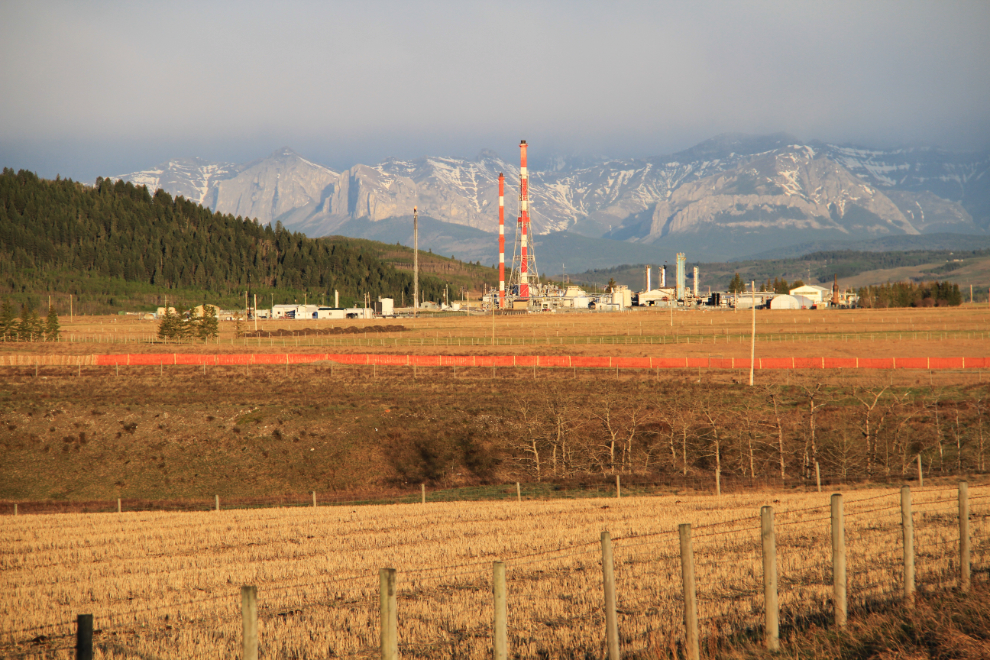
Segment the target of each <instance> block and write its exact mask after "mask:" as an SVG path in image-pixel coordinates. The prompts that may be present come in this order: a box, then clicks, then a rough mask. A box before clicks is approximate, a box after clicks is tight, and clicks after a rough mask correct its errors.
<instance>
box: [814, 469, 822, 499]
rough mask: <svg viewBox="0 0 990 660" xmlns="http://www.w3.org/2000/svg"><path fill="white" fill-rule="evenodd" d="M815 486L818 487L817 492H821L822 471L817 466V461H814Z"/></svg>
mask: <svg viewBox="0 0 990 660" xmlns="http://www.w3.org/2000/svg"><path fill="white" fill-rule="evenodd" d="M815 485H816V486H818V492H819V493H820V492H822V471H821V468H820V467H819V466H818V461H815Z"/></svg>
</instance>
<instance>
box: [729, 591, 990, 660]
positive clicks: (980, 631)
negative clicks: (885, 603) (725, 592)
mask: <svg viewBox="0 0 990 660" xmlns="http://www.w3.org/2000/svg"><path fill="white" fill-rule="evenodd" d="M850 615H851V616H850V620H849V625H848V627H847V629H846V630H845V631H841V632H840V631H837V630H836V629H834V628H815V627H813V628H811V629H808V630H802V631H796V632H793V633H792V634H791V635H790V636H789V637H787V636H785V637H784V639H783V640H782V644H781V650H780V651H779V652H776V653H772V652H770V651H767V650H766V649H764V648H763V647H762V644H761V643H760V642H759V641H755V640H737V641H736V642H735V644H733V645H726V647H725V648H723V649H722V650H721V652H719V653H718V654H717V656H718V657H722V658H738V659H746V660H763V659H765V658H794V659H797V658H821V659H825V658H830V659H835V660H895V659H898V660H913V659H915V658H917V659H921V658H945V659H949V658H954V659H958V660H985V659H986V658H990V590H988V589H987V585H986V583H985V581H983V580H980V582H977V583H976V584H974V589H973V591H972V593H971V594H970V595H964V594H961V593H959V592H956V591H950V592H935V593H932V594H928V595H922V596H920V597H919V598H918V601H917V606H916V608H915V610H914V611H910V610H907V609H905V608H903V607H901V606H900V605H893V606H891V607H890V608H889V609H886V610H880V611H875V612H860V613H855V612H854V613H850Z"/></svg>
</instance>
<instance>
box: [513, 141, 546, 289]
mask: <svg viewBox="0 0 990 660" xmlns="http://www.w3.org/2000/svg"><path fill="white" fill-rule="evenodd" d="M531 235H532V227H531V226H530V221H529V171H528V169H527V167H526V140H522V141H521V142H519V218H518V219H517V220H516V239H515V246H514V247H513V249H512V276H511V279H510V281H509V284H510V286H515V287H518V288H517V293H516V295H515V297H516V299H517V300H529V297H530V288H531V287H532V288H533V289H534V290H535V291H536V292H537V293H538V292H539V288H540V274H539V272H538V271H537V270H536V255H535V254H534V253H533V246H532V245H530V244H529V240H530V239H529V237H530V236H531Z"/></svg>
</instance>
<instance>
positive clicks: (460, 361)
mask: <svg viewBox="0 0 990 660" xmlns="http://www.w3.org/2000/svg"><path fill="white" fill-rule="evenodd" d="M314 363H334V364H350V365H366V366H371V365H380V366H391V367H540V368H548V369H553V368H565V369H566V368H572V367H573V368H582V369H698V368H706V369H749V366H750V361H749V358H718V357H588V356H583V355H573V356H571V355H387V354H372V353H122V354H117V355H76V356H65V355H3V356H0V366H35V365H40V366H60V365H61V366H65V365H72V366H75V365H96V366H115V365H117V366H156V367H157V366H160V365H161V366H165V365H196V366H199V365H210V366H232V365H252V364H257V365H293V364H314ZM754 368H755V369H760V370H765V369H925V370H929V369H930V370H947V369H953V370H956V369H987V368H990V358H986V357H975V358H974V357H937V358H936V357H932V358H924V357H922V358H850V357H842V358H835V357H813V358H808V357H764V358H756V361H755V364H754Z"/></svg>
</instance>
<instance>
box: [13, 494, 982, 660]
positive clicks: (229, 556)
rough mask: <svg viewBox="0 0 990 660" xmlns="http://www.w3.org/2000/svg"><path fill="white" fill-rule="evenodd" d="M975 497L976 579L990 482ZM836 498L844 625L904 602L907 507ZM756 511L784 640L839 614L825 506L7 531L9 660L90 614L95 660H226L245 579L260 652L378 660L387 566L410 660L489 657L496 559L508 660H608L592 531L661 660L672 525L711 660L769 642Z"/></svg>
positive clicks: (560, 508) (637, 634) (625, 613)
mask: <svg viewBox="0 0 990 660" xmlns="http://www.w3.org/2000/svg"><path fill="white" fill-rule="evenodd" d="M943 484H944V485H935V486H929V487H928V488H926V489H923V490H920V491H916V492H915V493H914V494H913V495H914V520H915V527H916V532H915V534H916V540H915V544H916V546H915V547H916V554H917V575H918V578H917V579H918V583H919V589H920V590H921V591H922V592H925V591H930V590H934V591H941V590H946V589H951V588H952V587H954V586H955V585H956V584H957V575H956V572H957V571H958V564H957V561H956V559H955V558H956V557H957V556H958V555H957V553H958V549H957V548H958V545H957V543H958V527H957V524H958V523H957V508H956V491H955V488H954V484H953V483H951V482H943ZM970 492H971V495H970V497H971V501H972V503H971V515H972V535H973V545H974V547H973V565H974V574H975V575H976V578H975V579H976V581H977V582H978V583H980V584H982V583H983V582H984V581H985V576H986V571H987V569H988V563H987V562H988V560H990V526H988V524H987V521H988V518H990V508H988V503H990V499H988V498H990V485H988V484H986V483H985V482H982V481H981V482H979V483H976V482H974V483H973V485H972V487H971V491H970ZM844 497H845V499H846V503H845V512H846V538H847V545H848V557H849V594H850V610H851V617H852V619H853V620H855V619H856V618H857V617H862V616H865V615H866V613H867V612H868V611H871V610H875V609H876V608H878V607H880V608H882V607H884V604H885V603H890V602H893V601H896V600H897V599H898V598H899V593H900V590H901V588H902V586H901V585H902V582H901V568H900V562H901V549H900V511H899V497H898V491H897V490H895V489H863V490H852V491H847V492H846V493H845V496H844ZM768 504H772V505H773V506H774V508H775V510H776V525H777V547H778V570H779V575H780V577H779V584H780V587H779V591H780V602H781V612H782V638H783V639H785V640H786V639H787V638H788V637H789V636H791V635H794V634H795V633H796V632H797V631H799V630H801V629H803V628H806V627H808V626H812V625H822V624H827V623H828V621H829V620H830V619H831V604H830V593H831V586H830V579H831V569H830V556H831V555H830V542H829V539H830V536H829V520H828V495H827V494H825V493H823V494H817V493H779V492H778V493H769V492H768V493H760V494H739V495H725V496H722V497H721V498H715V497H713V496H699V495H685V494H681V495H669V496H662V497H633V498H623V499H619V500H616V499H614V498H612V499H589V500H579V501H550V502H525V501H524V502H514V501H504V502H485V503H466V502H461V503H446V504H427V505H393V506H385V507H353V508H352V507H333V508H315V509H314V508H296V509H266V510H255V511H221V512H210V513H206V512H204V513H124V514H119V515H118V514H116V513H114V514H69V515H55V516H20V517H17V518H6V519H5V523H4V534H3V536H2V539H0V586H2V588H3V593H4V598H3V599H2V601H0V630H2V631H3V633H2V636H0V655H3V656H4V657H20V655H19V654H21V653H31V654H36V655H38V656H41V657H49V658H70V657H72V652H71V651H70V650H69V649H68V648H67V647H70V646H71V644H72V637H71V635H72V632H73V624H72V621H73V619H74V616H75V615H76V614H79V613H92V614H94V615H95V621H96V623H95V627H96V628H97V629H98V630H99V631H100V632H99V633H98V634H97V635H96V637H95V640H96V647H97V656H96V657H98V658H177V657H196V658H230V657H237V656H238V655H239V651H240V643H241V641H240V640H241V631H240V625H241V623H240V613H239V604H240V603H239V589H240V586H241V585H244V584H249V585H255V586H257V588H258V595H259V619H260V639H261V648H262V657H268V658H323V657H369V658H370V657H376V656H377V653H378V651H377V644H378V612H377V599H378V569H379V568H382V567H394V568H396V569H398V585H399V593H398V612H399V642H400V652H401V655H402V656H403V657H421V658H484V657H490V653H491V652H490V648H491V646H490V640H491V621H492V604H491V562H492V561H495V560H504V561H505V562H506V563H507V570H508V591H509V643H510V653H511V654H519V657H552V658H562V657H575V658H576V657H582V658H583V657H602V656H603V653H604V646H603V638H604V618H603V612H602V577H601V575H602V573H601V563H600V557H601V555H600V546H599V535H600V533H601V532H602V531H603V530H609V531H610V533H611V535H612V537H613V539H614V543H615V560H614V561H615V571H616V581H617V593H618V611H619V630H620V638H621V646H622V649H623V653H624V657H632V658H646V657H650V658H653V657H671V656H672V655H674V654H676V649H677V648H678V647H679V645H680V644H681V643H682V640H683V627H682V624H681V621H682V609H681V607H682V606H681V600H680V558H679V554H678V552H679V551H678V541H677V535H676V525H677V524H679V523H684V522H690V523H691V524H692V525H693V526H694V556H695V561H696V572H697V576H698V598H699V607H700V612H699V614H700V616H701V636H702V645H703V657H711V656H712V655H713V654H714V653H715V652H716V651H718V649H720V648H722V647H724V646H726V645H730V646H731V644H732V643H733V642H732V640H733V639H735V640H736V641H737V642H738V641H740V640H746V639H751V640H758V639H760V636H761V634H762V633H761V632H760V625H761V623H762V616H763V613H762V588H761V582H760V580H761V575H762V568H761V551H760V545H759V543H760V541H759V518H758V510H759V507H760V506H762V505H768ZM53 649H61V650H53Z"/></svg>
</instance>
